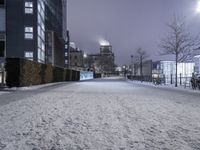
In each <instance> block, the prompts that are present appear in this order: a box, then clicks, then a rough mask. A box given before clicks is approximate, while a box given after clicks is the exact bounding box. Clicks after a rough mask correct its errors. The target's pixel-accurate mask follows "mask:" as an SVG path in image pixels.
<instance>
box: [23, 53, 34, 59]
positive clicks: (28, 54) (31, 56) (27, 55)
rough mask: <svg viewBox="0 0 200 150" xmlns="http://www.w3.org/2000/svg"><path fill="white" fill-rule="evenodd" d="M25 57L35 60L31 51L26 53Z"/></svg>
mask: <svg viewBox="0 0 200 150" xmlns="http://www.w3.org/2000/svg"><path fill="white" fill-rule="evenodd" d="M24 57H25V58H27V59H29V60H33V52H30V51H29V52H28V51H27V52H25V53H24Z"/></svg>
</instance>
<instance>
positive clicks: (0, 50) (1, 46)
mask: <svg viewBox="0 0 200 150" xmlns="http://www.w3.org/2000/svg"><path fill="white" fill-rule="evenodd" d="M4 51H5V42H4V41H0V57H4Z"/></svg>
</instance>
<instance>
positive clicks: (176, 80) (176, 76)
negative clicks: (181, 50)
mask: <svg viewBox="0 0 200 150" xmlns="http://www.w3.org/2000/svg"><path fill="white" fill-rule="evenodd" d="M177 82H178V54H176V75H175V87H177V86H178V83H177Z"/></svg>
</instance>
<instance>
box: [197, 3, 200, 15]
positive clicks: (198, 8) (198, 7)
mask: <svg viewBox="0 0 200 150" xmlns="http://www.w3.org/2000/svg"><path fill="white" fill-rule="evenodd" d="M196 12H197V13H200V0H198V2H197V9H196Z"/></svg>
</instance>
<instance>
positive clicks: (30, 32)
mask: <svg viewBox="0 0 200 150" xmlns="http://www.w3.org/2000/svg"><path fill="white" fill-rule="evenodd" d="M24 37H25V39H33V27H25V28H24Z"/></svg>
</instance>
